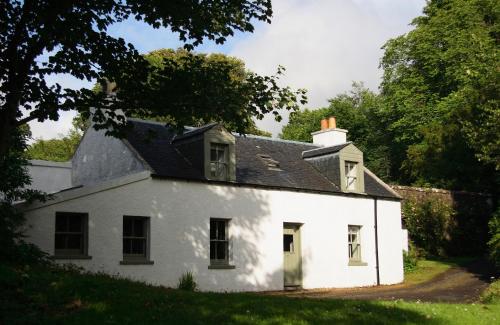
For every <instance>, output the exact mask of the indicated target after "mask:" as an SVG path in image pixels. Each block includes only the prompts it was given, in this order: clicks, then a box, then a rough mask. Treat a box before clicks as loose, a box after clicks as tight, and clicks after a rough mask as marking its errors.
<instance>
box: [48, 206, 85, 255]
mask: <svg viewBox="0 0 500 325" xmlns="http://www.w3.org/2000/svg"><path fill="white" fill-rule="evenodd" d="M54 248H55V249H54V255H55V256H56V257H76V258H78V257H79V256H85V255H86V254H87V214H85V213H68V212H57V213H56V232H55V247H54Z"/></svg>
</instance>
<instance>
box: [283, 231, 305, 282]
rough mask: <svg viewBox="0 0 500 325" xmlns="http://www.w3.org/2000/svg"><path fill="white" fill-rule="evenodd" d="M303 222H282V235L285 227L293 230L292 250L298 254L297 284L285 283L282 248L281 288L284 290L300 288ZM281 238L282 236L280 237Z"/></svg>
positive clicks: (301, 278)
mask: <svg viewBox="0 0 500 325" xmlns="http://www.w3.org/2000/svg"><path fill="white" fill-rule="evenodd" d="M302 225H303V223H297V222H283V229H282V231H283V232H282V236H284V235H285V229H292V230H294V238H293V241H294V248H295V249H294V251H295V252H298V254H299V262H298V263H299V281H298V282H299V284H286V283H285V281H286V280H285V279H286V277H285V251H284V250H283V248H282V252H283V288H284V289H285V290H293V289H301V288H302V280H303V272H302V236H301V228H302ZM282 240H283V237H282Z"/></svg>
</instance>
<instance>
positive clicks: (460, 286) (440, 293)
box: [267, 260, 494, 303]
mask: <svg viewBox="0 0 500 325" xmlns="http://www.w3.org/2000/svg"><path fill="white" fill-rule="evenodd" d="M492 276H494V271H493V269H492V267H491V266H490V265H489V264H488V263H487V262H485V261H481V260H480V261H476V262H474V263H472V264H470V265H468V266H466V267H453V268H451V269H449V270H448V271H446V272H444V273H442V274H440V275H438V276H436V277H435V278H433V279H432V280H430V281H427V282H424V283H420V284H416V285H405V284H397V285H390V286H379V287H363V288H354V289H317V290H298V291H280V292H268V293H267V294H269V295H283V296H289V297H304V298H336V299H367V300H396V299H404V300H420V301H432V302H452V303H470V302H475V301H477V300H478V299H479V296H480V294H481V293H482V292H483V290H484V289H486V287H487V286H488V285H489V283H490V281H491V280H492Z"/></svg>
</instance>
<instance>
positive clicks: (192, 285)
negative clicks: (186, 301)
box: [177, 271, 198, 292]
mask: <svg viewBox="0 0 500 325" xmlns="http://www.w3.org/2000/svg"><path fill="white" fill-rule="evenodd" d="M197 287H198V285H197V284H196V281H195V279H194V275H193V272H191V271H187V272H185V273H183V274H182V276H181V277H180V278H179V283H178V284H177V289H180V290H184V291H192V292H194V291H196V288H197Z"/></svg>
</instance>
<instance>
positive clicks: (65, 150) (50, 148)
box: [25, 115, 85, 161]
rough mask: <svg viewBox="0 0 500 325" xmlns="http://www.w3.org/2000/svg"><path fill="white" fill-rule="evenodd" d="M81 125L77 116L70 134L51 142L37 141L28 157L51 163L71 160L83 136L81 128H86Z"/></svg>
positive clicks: (29, 148) (28, 152)
mask: <svg viewBox="0 0 500 325" xmlns="http://www.w3.org/2000/svg"><path fill="white" fill-rule="evenodd" d="M80 123H81V118H80V115H77V116H76V117H75V118H74V119H73V128H72V129H71V130H69V132H68V134H66V135H64V136H61V137H59V138H55V139H49V140H43V139H37V140H36V141H35V142H34V143H32V144H31V145H29V146H28V148H27V149H26V152H25V154H26V157H27V158H28V159H40V160H51V161H68V160H71V158H72V157H73V154H74V153H75V150H76V148H77V146H78V144H79V143H80V139H81V138H82V135H83V132H82V131H81V127H85V125H84V124H82V125H80Z"/></svg>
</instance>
